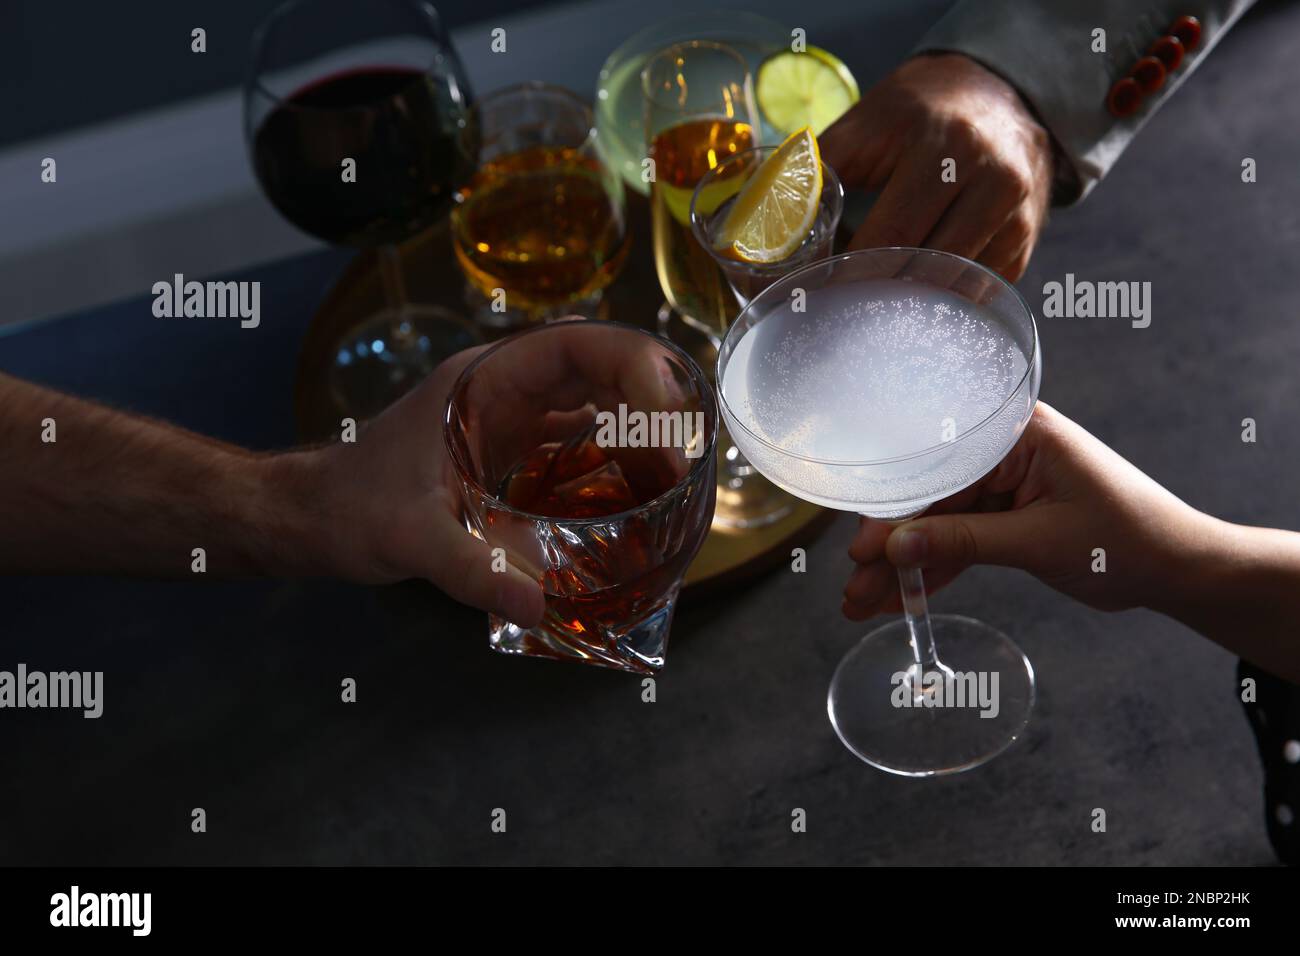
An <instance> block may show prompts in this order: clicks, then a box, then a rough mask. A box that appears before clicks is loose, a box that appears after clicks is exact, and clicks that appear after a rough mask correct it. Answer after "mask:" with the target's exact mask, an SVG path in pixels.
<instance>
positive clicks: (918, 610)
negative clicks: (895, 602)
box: [898, 568, 939, 680]
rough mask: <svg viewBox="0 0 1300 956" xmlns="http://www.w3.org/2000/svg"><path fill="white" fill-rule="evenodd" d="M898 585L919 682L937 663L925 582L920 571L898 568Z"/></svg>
mask: <svg viewBox="0 0 1300 956" xmlns="http://www.w3.org/2000/svg"><path fill="white" fill-rule="evenodd" d="M898 585H899V588H900V589H901V590H902V592H903V613H904V614H906V615H907V633H908V634H909V635H910V636H911V640H912V655H913V657H914V658H915V660H916V676H917V679H918V680H920V679H921V678H923V677H924V676H925V675H926V674H927V673H929V672H930V671H932V670H934V668H935V666H936V665H937V664H938V661H939V659H938V657H937V656H936V654H935V651H934V633H933V632H932V631H931V630H930V606H929V604H928V603H927V602H926V600H925V580H924V579H923V578H922V577H921V569H920V568H899V569H898Z"/></svg>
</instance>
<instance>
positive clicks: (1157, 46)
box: [1147, 36, 1184, 73]
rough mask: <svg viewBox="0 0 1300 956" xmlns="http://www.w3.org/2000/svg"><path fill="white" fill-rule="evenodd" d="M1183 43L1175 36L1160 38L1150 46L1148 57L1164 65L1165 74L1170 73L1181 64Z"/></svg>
mask: <svg viewBox="0 0 1300 956" xmlns="http://www.w3.org/2000/svg"><path fill="white" fill-rule="evenodd" d="M1183 53H1184V50H1183V41H1182V40H1180V39H1178V37H1175V36H1165V37H1161V38H1160V39H1159V40H1157V41H1156V42H1155V43H1153V44H1151V49H1149V50H1147V55H1148V56H1153V57H1155V58H1156V59H1157V60H1159V61H1160V62H1161V63H1163V64H1164V65H1165V72H1166V73H1172V72H1174V70H1176V69H1178V65H1179V64H1180V63H1182V62H1183Z"/></svg>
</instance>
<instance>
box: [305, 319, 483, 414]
mask: <svg viewBox="0 0 1300 956" xmlns="http://www.w3.org/2000/svg"><path fill="white" fill-rule="evenodd" d="M482 341H483V336H482V335H481V334H480V333H479V330H478V329H477V328H476V327H475V326H474V325H473V324H472V323H470V322H468V321H466V320H465V319H463V318H461V317H460V316H459V315H457V314H456V313H454V312H450V311H448V310H447V309H442V308H439V307H437V306H425V305H411V306H407V307H406V308H405V309H403V310H402V312H401V313H400V314H399V313H395V312H381V313H379V314H377V315H375V316H373V317H371V318H370V319H367V320H366V321H364V322H362V323H361V324H360V325H357V326H354V327H353V328H352V329H350V330H349V331H348V333H347V335H346V336H344V338H343V339H342V340H341V341H340V342H339V344H338V348H337V349H336V350H335V353H334V363H333V365H332V366H331V368H330V393H331V394H332V396H333V398H334V402H335V404H336V405H337V406H338V407H339V409H340V410H342V411H343V412H345V413H346V414H348V415H352V416H354V417H356V418H372V417H374V416H375V415H378V414H379V413H380V412H382V411H383V410H384V409H385V408H387V407H388V406H389V405H391V404H393V402H395V401H397V400H398V399H399V398H401V397H402V396H403V395H405V394H406V393H407V392H409V391H410V390H411V389H412V388H414V387H415V386H416V385H418V384H420V382H422V381H424V380H425V378H427V377H428V375H429V373H430V372H432V371H433V370H434V368H436V367H437V365H438V363H439V362H441V361H442V360H443V359H445V358H447V357H449V356H451V355H454V354H455V353H456V352H459V351H461V350H462V349H467V348H469V347H470V346H472V345H479V344H481V343H482Z"/></svg>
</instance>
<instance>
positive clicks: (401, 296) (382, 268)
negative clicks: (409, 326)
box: [379, 242, 406, 338]
mask: <svg viewBox="0 0 1300 956" xmlns="http://www.w3.org/2000/svg"><path fill="white" fill-rule="evenodd" d="M379 281H380V282H381V283H382V284H383V287H384V304H385V305H386V306H388V312H389V314H390V315H391V316H392V317H393V318H392V326H393V333H394V335H395V336H396V337H397V338H401V336H402V334H403V333H404V332H405V329H404V328H403V327H402V323H403V322H404V321H405V319H406V280H405V279H404V277H403V276H402V256H401V253H399V252H398V250H397V245H396V244H395V243H391V242H386V243H384V244H383V245H382V246H380V247H379Z"/></svg>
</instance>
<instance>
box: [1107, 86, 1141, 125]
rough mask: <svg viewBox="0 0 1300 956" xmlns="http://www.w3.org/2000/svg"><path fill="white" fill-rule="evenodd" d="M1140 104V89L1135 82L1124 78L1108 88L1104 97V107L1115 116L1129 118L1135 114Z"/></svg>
mask: <svg viewBox="0 0 1300 956" xmlns="http://www.w3.org/2000/svg"><path fill="white" fill-rule="evenodd" d="M1141 103H1142V87H1140V86H1138V82H1137V80H1135V79H1133V77H1131V76H1126V77H1124V79H1122V80H1120V81H1119V82H1118V83H1116V84H1115V85H1114V86H1112V87H1111V88H1110V93H1109V94H1108V95H1107V96H1106V107H1107V109H1109V110H1110V111H1111V113H1113V114H1114V115H1115V116H1121V117H1122V116H1131V115H1132V114H1133V113H1135V112H1137V108H1138V106H1139V105H1141Z"/></svg>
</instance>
